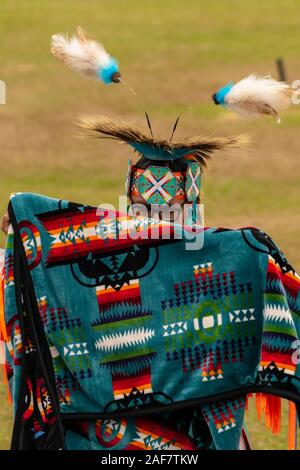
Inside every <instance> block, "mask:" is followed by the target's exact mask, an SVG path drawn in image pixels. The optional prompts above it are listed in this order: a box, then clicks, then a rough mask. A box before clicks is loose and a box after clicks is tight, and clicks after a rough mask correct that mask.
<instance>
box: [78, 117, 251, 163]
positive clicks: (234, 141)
mask: <svg viewBox="0 0 300 470" xmlns="http://www.w3.org/2000/svg"><path fill="white" fill-rule="evenodd" d="M79 126H80V127H81V128H82V129H84V130H85V131H87V132H89V133H91V134H92V135H95V136H97V137H99V138H108V139H116V140H119V141H121V142H123V143H126V144H128V145H130V146H131V147H132V148H133V149H134V150H135V151H136V152H137V153H138V154H140V155H141V156H143V157H145V158H147V159H149V160H160V161H172V160H177V159H179V158H184V157H187V156H189V155H193V157H194V158H195V159H196V160H197V161H198V162H199V163H200V165H201V166H206V160H207V159H209V158H210V157H211V156H212V154H213V153H214V152H215V151H217V150H225V149H228V148H238V147H240V146H241V145H243V144H244V143H246V142H247V138H246V137H245V136H237V137H191V138H187V139H183V140H181V141H177V142H173V143H171V142H170V141H167V140H164V139H155V138H154V137H153V136H146V135H145V134H143V133H142V132H141V131H140V130H138V129H136V128H134V127H132V126H130V125H128V124H126V123H123V122H114V121H111V120H110V119H107V118H106V117H102V116H100V117H97V118H82V119H81V120H80V121H79Z"/></svg>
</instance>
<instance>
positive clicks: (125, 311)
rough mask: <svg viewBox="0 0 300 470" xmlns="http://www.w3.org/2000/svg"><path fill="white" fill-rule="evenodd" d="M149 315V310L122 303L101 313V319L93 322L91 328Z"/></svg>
mask: <svg viewBox="0 0 300 470" xmlns="http://www.w3.org/2000/svg"><path fill="white" fill-rule="evenodd" d="M149 315H152V313H151V312H150V311H149V310H146V309H144V308H143V307H142V306H141V305H132V304H129V303H127V302H124V303H121V304H120V305H114V306H112V307H110V308H108V309H107V310H104V311H101V317H100V318H99V319H97V320H95V321H94V322H93V323H92V324H91V326H92V327H97V326H100V325H102V324H104V323H113V322H118V321H122V320H130V319H131V318H138V317H146V316H149Z"/></svg>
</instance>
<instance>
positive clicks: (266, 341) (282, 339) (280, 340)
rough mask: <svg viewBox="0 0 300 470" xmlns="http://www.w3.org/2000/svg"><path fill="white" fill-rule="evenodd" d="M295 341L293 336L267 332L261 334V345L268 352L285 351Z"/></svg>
mask: <svg viewBox="0 0 300 470" xmlns="http://www.w3.org/2000/svg"><path fill="white" fill-rule="evenodd" d="M295 339H296V337H295V336H290V335H284V334H282V333H269V332H268V333H264V334H263V345H264V347H266V348H267V349H268V351H287V350H289V349H291V346H292V343H293V341H294V340H295Z"/></svg>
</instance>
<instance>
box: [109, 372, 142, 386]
mask: <svg viewBox="0 0 300 470" xmlns="http://www.w3.org/2000/svg"><path fill="white" fill-rule="evenodd" d="M112 383H113V389H114V390H117V391H122V390H128V389H129V388H133V387H140V386H142V385H148V384H151V375H150V372H149V373H147V374H144V375H141V376H136V377H126V378H124V379H123V378H120V377H119V376H118V378H116V377H114V376H113V377H112Z"/></svg>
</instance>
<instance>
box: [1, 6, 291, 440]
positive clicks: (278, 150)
mask: <svg viewBox="0 0 300 470" xmlns="http://www.w3.org/2000/svg"><path fill="white" fill-rule="evenodd" d="M78 24H81V25H82V26H83V27H84V28H86V29H87V30H88V32H89V33H90V35H93V36H95V37H96V38H98V39H100V40H102V41H103V42H104V44H105V45H106V47H107V49H108V50H109V51H110V52H111V54H112V55H114V56H116V57H118V59H119V61H120V68H121V71H122V74H123V78H124V80H125V81H127V82H128V83H129V84H130V86H131V87H133V88H134V89H135V91H136V93H137V95H138V97H139V98H138V99H136V98H134V97H133V96H132V95H131V94H130V93H129V92H128V90H127V89H126V88H125V87H124V86H122V85H112V86H104V85H102V84H100V83H94V82H89V81H85V80H83V79H81V78H80V77H78V76H76V75H74V74H72V72H70V71H68V70H67V69H65V68H64V67H63V66H62V65H61V64H60V63H58V62H56V61H55V60H54V59H53V58H52V56H51V54H50V52H49V41H50V37H51V34H53V33H55V32H68V33H70V34H71V33H72V32H73V31H74V30H75V28H76V26H77V25H78ZM0 40H1V46H0V48H1V68H0V79H1V80H4V81H5V82H6V85H7V104H6V105H3V106H1V107H0V125H1V133H0V148H1V157H0V211H2V212H3V211H4V210H5V208H6V206H7V200H8V196H9V194H10V193H11V192H14V191H31V192H38V193H43V194H47V195H49V196H54V197H57V198H66V199H70V200H73V201H78V202H85V203H89V204H101V203H106V202H111V203H116V202H117V196H118V195H119V194H123V191H124V190H123V188H124V176H125V173H126V166H127V159H128V157H129V156H130V151H129V150H128V149H127V148H125V147H122V146H119V145H116V144H114V143H110V142H97V141H89V140H81V139H79V138H78V137H76V135H75V131H76V127H75V121H76V119H77V117H78V116H79V115H86V114H97V113H99V114H105V115H108V116H111V117H118V118H122V119H124V120H128V121H130V122H132V123H135V124H137V125H139V126H140V127H142V128H144V129H146V127H145V119H144V116H143V111H144V110H147V111H148V113H149V114H150V116H151V119H152V123H153V128H154V132H155V133H156V134H157V135H162V136H169V135H170V130H171V128H172V126H173V123H174V120H175V119H176V117H177V115H178V114H179V113H180V112H182V111H185V112H184V113H183V115H182V118H181V121H180V125H179V127H178V130H177V136H178V137H180V136H192V135H199V134H213V135H228V134H237V133H247V134H249V135H250V136H251V138H252V144H251V146H250V148H249V149H247V150H243V151H240V152H235V153H232V154H223V155H217V156H216V158H215V159H214V161H212V162H211V164H210V165H209V169H208V171H207V172H206V175H205V181H204V190H205V213H206V224H207V225H222V226H224V225H225V226H232V227H238V226H243V225H253V226H259V227H260V228H262V229H264V230H265V231H266V232H268V233H269V234H270V235H271V236H272V237H273V238H274V239H275V240H276V241H277V243H278V244H279V245H280V246H281V248H282V249H283V250H284V252H285V254H286V255H287V257H288V259H289V260H290V262H291V263H292V264H293V265H295V267H296V268H298V270H299V269H300V250H299V241H300V240H299V229H300V212H299V199H300V186H299V176H300V158H299V155H298V154H299V148H300V145H299V139H298V135H299V124H300V108H299V107H298V106H294V107H293V108H292V109H291V110H290V111H288V112H286V113H285V114H284V115H283V120H282V124H281V125H280V126H278V125H277V124H276V123H275V122H273V121H272V120H271V119H263V120H259V121H257V122H255V123H249V122H244V121H240V120H238V119H237V118H236V117H235V116H234V115H232V114H231V112H230V111H225V110H223V109H219V108H218V107H215V106H214V105H213V104H212V101H211V94H212V93H213V92H214V91H216V90H217V89H218V88H219V87H220V86H221V85H223V84H225V83H227V82H228V81H231V80H233V81H234V80H238V79H240V78H241V77H243V76H244V75H247V74H250V73H252V72H255V73H258V74H268V73H271V74H272V75H273V76H275V77H276V76H277V70H276V65H275V61H276V58H277V57H283V58H284V60H285V64H286V67H287V74H288V79H289V81H293V80H295V79H299V78H300V59H299V51H300V35H299V2H298V1H297V0H265V1H264V2H262V1H261V0H251V2H250V1H249V2H246V1H240V0H218V1H215V2H207V1H205V0H189V1H188V2H186V1H184V0H164V1H161V0H143V2H140V1H138V0H114V1H111V0H110V1H108V0H102V1H101V0H84V1H82V0H42V1H40V0H1V5H0ZM0 245H2V246H3V245H4V238H3V237H2V238H1V239H0ZM4 395H5V392H4V389H3V387H1V386H0V449H4V448H7V447H8V446H9V439H10V431H11V418H10V416H11V411H10V409H9V407H8V406H7V404H6V400H5V397H4ZM250 408H251V409H250V415H249V419H248V422H249V428H250V430H252V433H251V435H252V441H253V444H254V447H256V448H260V449H264V448H265V449H275V448H285V447H286V436H285V430H286V428H285V429H284V430H283V433H282V435H281V436H280V437H279V438H274V437H273V436H272V435H271V434H270V433H269V432H267V431H265V429H264V427H263V426H261V425H259V424H258V423H257V420H256V418H255V413H254V409H253V407H250ZM285 415H286V413H285ZM253 431H254V432H253Z"/></svg>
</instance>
